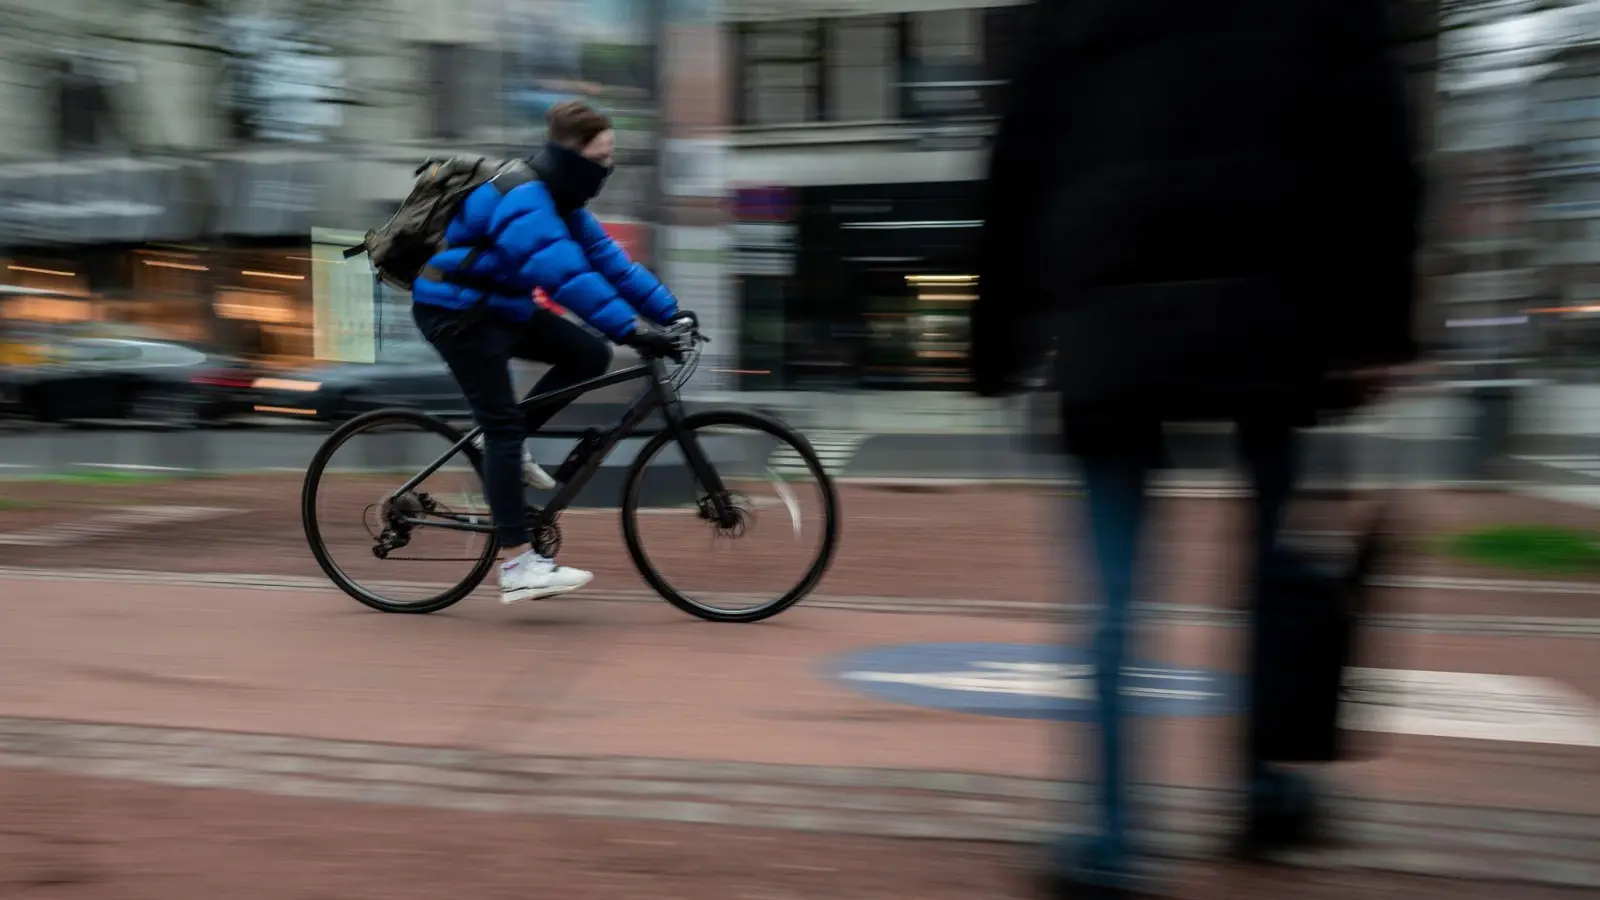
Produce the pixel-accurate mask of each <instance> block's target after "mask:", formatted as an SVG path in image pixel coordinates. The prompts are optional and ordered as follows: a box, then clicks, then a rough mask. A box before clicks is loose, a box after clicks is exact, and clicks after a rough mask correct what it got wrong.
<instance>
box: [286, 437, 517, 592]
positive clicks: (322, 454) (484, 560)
mask: <svg viewBox="0 0 1600 900" xmlns="http://www.w3.org/2000/svg"><path fill="white" fill-rule="evenodd" d="M381 422H399V423H404V424H410V425H418V426H421V427H422V428H424V429H427V430H428V431H432V432H433V433H434V434H437V435H439V436H440V437H443V438H445V439H446V440H447V441H449V442H450V443H452V444H454V443H456V442H457V441H460V440H461V439H462V437H464V436H465V434H464V433H463V432H461V431H460V430H458V429H456V428H455V427H454V426H451V425H449V424H448V423H446V422H444V421H442V420H440V419H436V418H434V417H433V416H430V415H427V414H426V413H421V412H418V411H416V410H413V409H377V410H373V411H372V412H368V413H362V414H361V415H359V416H356V417H355V418H353V419H351V420H349V421H348V422H345V423H344V424H343V425H340V426H339V427H338V428H336V429H334V432H333V433H332V434H330V435H328V439H327V440H325V441H323V442H322V446H321V447H318V448H317V452H316V455H315V456H313V457H311V463H310V464H309V465H307V466H306V478H305V483H304V484H303V485H302V486H301V490H300V524H301V527H302V528H303V529H304V530H305V535H306V543H307V544H308V545H309V546H310V547H311V555H312V557H313V558H315V559H316V561H317V565H318V566H320V567H321V569H322V571H323V574H325V575H327V576H328V579H329V580H330V581H332V582H333V583H334V585H335V586H337V587H338V588H339V590H341V591H344V592H345V593H346V594H348V595H349V596H351V597H353V598H355V599H356V600H357V601H359V602H360V603H361V604H363V605H364V606H368V607H370V608H372V609H375V610H378V611H379V612H386V613H409V614H413V615H426V614H428V613H435V612H438V611H439V610H441V609H445V608H447V607H450V606H454V605H455V604H456V603H458V602H460V601H461V600H462V599H464V598H465V597H466V596H467V595H468V594H471V593H472V592H473V591H474V590H476V589H477V587H478V585H480V584H482V583H483V580H484V579H485V578H487V577H488V576H489V570H490V569H491V568H493V566H494V561H495V558H496V557H497V556H498V555H499V552H500V548H499V546H498V545H497V544H496V542H495V541H494V540H493V539H492V538H491V539H489V540H486V541H484V549H483V553H482V555H481V556H480V557H479V558H478V560H477V562H476V563H474V564H473V567H472V569H471V570H470V571H469V572H468V573H467V576H466V578H464V579H462V580H461V581H460V582H457V583H456V585H455V586H454V587H452V588H449V589H448V590H445V591H442V592H441V593H439V594H436V595H434V596H433V597H430V598H428V599H426V600H424V601H421V602H419V603H395V602H392V601H390V600H387V599H385V598H384V597H381V596H379V595H377V594H375V593H373V592H371V591H369V590H367V589H366V588H364V587H362V586H361V585H360V584H358V583H356V582H355V581H354V580H353V579H351V578H350V577H349V576H348V575H346V574H345V573H344V570H343V569H340V568H339V564H338V563H336V562H334V560H333V556H332V554H330V553H329V552H328V548H327V545H326V544H325V543H324V542H323V539H322V529H321V527H320V526H319V525H318V524H317V489H318V486H319V485H320V484H321V481H322V474H323V472H324V470H325V469H326V468H327V465H328V461H329V459H331V458H332V457H333V454H334V452H335V451H337V450H338V449H339V448H340V447H341V446H343V445H344V443H345V442H346V441H348V440H349V439H350V438H351V437H353V436H355V435H356V434H359V433H360V432H362V431H365V430H367V429H368V428H370V427H371V426H373V425H375V424H378V423H381ZM461 452H462V453H465V454H467V459H468V460H469V461H470V462H471V463H472V468H473V469H474V470H476V471H477V472H480V473H481V472H482V471H483V459H482V456H481V454H480V453H479V452H478V451H477V449H476V448H474V447H472V446H471V445H470V444H469V445H468V446H466V447H463V448H462V450H461ZM401 483H403V482H400V483H397V484H396V485H395V487H399V486H400V484H401Z"/></svg>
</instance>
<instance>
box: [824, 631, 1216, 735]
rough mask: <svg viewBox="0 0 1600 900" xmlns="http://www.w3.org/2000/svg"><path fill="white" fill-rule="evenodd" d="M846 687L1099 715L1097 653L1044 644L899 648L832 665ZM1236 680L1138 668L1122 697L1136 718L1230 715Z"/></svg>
mask: <svg viewBox="0 0 1600 900" xmlns="http://www.w3.org/2000/svg"><path fill="white" fill-rule="evenodd" d="M828 674H829V675H830V676H831V677H832V678H835V679H837V680H838V681H839V682H840V683H842V684H843V685H844V686H845V687H846V688H849V689H850V690H853V691H858V692H860V693H864V694H868V695H871V696H874V697H878V698H879V699H883V700H888V701H890V702H893V703H904V704H907V705H910V706H922V707H930V708H933V709H943V710H949V711H951V712H963V713H971V714H974V715H981V716H1004V717H1008V718H1014V719H1054V720H1057V721H1063V722H1086V721H1089V720H1091V719H1092V718H1093V717H1094V711H1095V707H1096V702H1095V697H1094V691H1095V687H1094V663H1093V654H1091V653H1090V652H1089V651H1088V650H1086V649H1083V648H1077V647H1057V646H1050V645H1042V644H979V643H971V644H969V643H961V644H895V645H889V646H883V647H872V648H869V649H866V650H861V651H857V652H854V653H850V654H847V655H845V656H842V657H839V658H837V659H834V660H832V661H831V662H830V663H829V665H828ZM1239 688H1240V680H1239V678H1238V676H1235V675H1230V674H1228V673H1225V672H1218V671H1214V670H1210V669H1195V668H1187V667H1181V666H1169V665H1164V664H1160V663H1139V664H1137V665H1133V666H1128V667H1126V668H1125V669H1124V670H1123V683H1122V696H1123V699H1124V703H1125V707H1124V708H1125V709H1126V711H1127V712H1128V713H1130V714H1132V715H1138V716H1161V717H1188V716H1225V715H1231V714H1233V713H1235V712H1237V711H1238V698H1239V696H1240V690H1239Z"/></svg>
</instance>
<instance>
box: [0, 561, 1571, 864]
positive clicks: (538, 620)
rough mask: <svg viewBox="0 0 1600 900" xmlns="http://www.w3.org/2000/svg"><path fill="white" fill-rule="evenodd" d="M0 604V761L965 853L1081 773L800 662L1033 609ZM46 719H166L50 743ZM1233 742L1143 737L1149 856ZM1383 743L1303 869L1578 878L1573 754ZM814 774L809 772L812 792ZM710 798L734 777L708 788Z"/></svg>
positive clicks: (1567, 677)
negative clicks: (708, 610)
mask: <svg viewBox="0 0 1600 900" xmlns="http://www.w3.org/2000/svg"><path fill="white" fill-rule="evenodd" d="M0 589H3V590H4V596H5V598H6V601H7V602H6V627H5V628H4V629H3V630H0V716H8V717H11V718H9V719H7V720H6V722H5V725H4V727H3V728H0V736H3V740H0V763H4V765H6V766H13V767H29V768H53V769H56V770H58V771H62V772H65V773H72V774H79V775H82V774H98V775H112V776H120V777H125V778H143V779H145V780H151V781H158V782H164V783H176V784H202V785H218V786H232V787H254V788H257V789H261V790H269V791H270V790H280V791H283V792H287V793H308V792H309V793H313V794H315V795H317V796H324V797H345V798H348V799H369V800H387V801H391V802H399V803H409V804H418V803H421V804H424V805H430V804H431V805H437V806H444V807H462V806H464V807H466V808H469V809H478V810H484V809H487V810H491V811H495V810H497V811H499V812H500V813H501V814H505V813H507V812H518V811H521V812H525V813H526V812H537V813H559V812H569V813H588V814H599V815H622V816H632V817H639V816H644V817H652V816H653V817H658V818H659V817H666V818H688V819H691V820H696V819H697V818H699V819H703V818H704V817H706V816H710V817H711V820H712V821H719V818H718V817H719V816H723V815H727V814H726V813H718V812H715V810H718V809H723V810H725V809H729V808H731V807H735V806H737V807H739V808H741V809H744V810H745V812H744V813H740V815H741V816H744V817H745V818H737V817H736V818H735V819H733V820H732V821H738V822H742V823H745V824H760V825H769V826H771V825H776V826H779V827H788V828H799V829H802V830H816V829H818V828H845V827H849V828H850V829H852V830H859V831H866V832H868V833H879V834H883V833H887V834H906V833H912V834H927V833H930V832H931V833H933V834H938V835H943V836H947V837H959V836H966V837H972V838H991V839H993V838H1009V839H1015V838H1018V837H1025V836H1028V835H1030V834H1037V833H1038V830H1039V828H1040V827H1042V824H1041V823H1043V822H1045V821H1047V820H1048V819H1049V814H1048V811H1047V810H1046V809H1045V807H1043V806H1042V803H1043V800H1042V799H1041V798H1042V796H1043V794H1042V792H1043V791H1044V790H1045V788H1044V787H1043V783H1042V782H1040V781H1039V780H1038V779H1041V778H1045V777H1052V776H1058V775H1062V774H1065V775H1067V776H1068V777H1075V776H1076V775H1077V774H1079V773H1078V771H1077V768H1076V761H1075V757H1074V756H1073V755H1072V754H1070V753H1067V752H1065V751H1061V750H1059V749H1057V748H1059V747H1060V744H1059V738H1058V736H1057V732H1058V730H1060V729H1069V730H1070V729H1072V728H1073V727H1074V726H1060V725H1052V724H1047V723H1041V722H1037V721H1029V720H1018V719H995V718H983V717H974V716H965V715H958V714H954V713H948V712H941V711H935V710H927V709H921V708H915V707H908V706H896V705H891V704H888V703H884V702H880V701H877V700H873V699H870V698H868V697H866V696H863V695H859V694H855V693H850V692H847V691H846V690H844V689H842V688H841V687H840V686H838V685H837V684H835V683H833V682H831V681H829V680H827V679H826V678H824V677H821V675H820V671H819V670H820V668H821V665H822V663H823V662H824V661H825V660H826V659H828V658H829V657H831V656H832V655H834V654H837V653H841V652H846V651H852V650H856V649H859V648H862V647H865V646H872V645H879V644H887V643H906V642H918V641H936V640H989V641H1010V642H1030V643H1038V642H1045V641H1048V640H1051V639H1052V638H1054V637H1056V632H1055V627H1054V626H1050V625H1046V624H1042V623H1038V622H1030V621H1026V620H1018V619H1004V618H992V617H978V618H975V617H971V616H957V615H921V616H905V615H889V614H880V613H865V612H853V611H844V610H838V609H808V608H806V607H803V606H802V607H800V608H798V609H796V610H794V611H792V612H791V613H789V614H787V615H785V616H784V617H782V618H780V619H778V620H775V621H774V622H772V623H769V624H767V625H764V626H756V627H727V626H714V625H707V624H704V623H700V622H697V621H694V620H690V619H688V618H686V617H684V616H683V615H682V614H680V613H678V612H676V611H674V610H672V609H670V608H669V607H666V606H665V605H664V604H654V605H646V604H638V603H620V604H619V603H603V602H602V603H585V602H583V601H582V599H581V598H580V597H574V598H570V599H568V600H564V601H560V602H553V603H548V604H543V605H521V606H514V607H509V608H507V607H501V606H499V605H498V604H495V603H491V602H487V600H486V599H482V598H478V599H474V600H472V601H469V602H467V603H464V604H462V605H461V606H459V607H457V608H456V609H454V610H452V611H451V612H450V613H448V614H442V615H437V616H432V617H425V618H422V617H395V616H383V615H379V614H376V613H371V612H368V611H366V610H364V609H362V608H361V607H359V606H357V605H355V604H354V603H353V602H351V601H349V600H348V599H346V598H344V597H343V596H342V595H339V594H336V593H334V592H331V591H328V590H323V591H312V590H304V589H294V588H287V589H285V588H280V589H272V590H269V589H250V588H248V587H235V588H233V589H219V588H218V587H217V586H216V585H204V586H182V585H177V584H159V583H158V584H152V583H142V584H141V583H137V582H134V581H128V582H102V583H96V582H89V581H83V580H42V579H26V578H20V577H15V576H14V575H13V576H4V575H0ZM1236 636H1237V631H1235V630H1232V629H1217V628H1208V627H1205V626H1203V625H1198V624H1164V625H1162V626H1161V627H1160V628H1159V629H1157V631H1156V633H1155V634H1154V635H1153V637H1152V640H1151V642H1150V643H1151V651H1150V653H1151V656H1153V657H1155V658H1158V659H1160V660H1162V661H1167V662H1171V663H1174V664H1179V665H1207V666H1210V667H1214V668H1229V667H1230V665H1229V660H1230V659H1231V658H1232V657H1233V656H1234V655H1235V651H1234V650H1233V648H1232V646H1231V644H1232V642H1233V640H1234V639H1235V637H1236ZM1389 639H1390V640H1391V641H1393V642H1395V646H1394V647H1392V648H1390V650H1391V652H1401V651H1403V653H1404V658H1405V662H1406V665H1407V667H1414V668H1427V669H1439V670H1461V671H1476V672H1495V673H1503V674H1526V675H1544V676H1549V677H1552V678H1556V679H1559V680H1561V681H1564V682H1566V683H1567V684H1569V685H1571V686H1572V687H1574V688H1576V689H1578V690H1580V691H1583V692H1585V693H1588V694H1589V695H1590V696H1596V695H1600V672H1597V671H1596V670H1595V668H1594V666H1593V665H1592V664H1591V659H1592V640H1590V639H1585V638H1581V637H1579V638H1572V637H1506V636H1491V635H1485V634H1476V635H1473V634H1458V635H1430V634H1418V633H1408V632H1392V633H1390V638H1389ZM44 719H54V720H60V719H70V720H78V721H81V722H100V723H129V724H134V725H140V726H161V727H164V728H168V729H171V728H178V729H187V730H186V731H180V732H172V731H155V732H152V731H127V730H122V731H118V730H99V731H96V730H93V729H91V730H89V731H83V730H81V729H79V730H73V729H65V730H63V729H62V728H60V727H57V726H51V725H49V724H48V723H42V722H41V721H40V720H44ZM1232 727H1233V726H1232V725H1231V724H1230V723H1229V722H1228V721H1226V720H1210V719H1177V720H1155V721H1152V722H1151V723H1150V725H1149V726H1148V728H1147V729H1146V731H1145V734H1146V736H1147V737H1148V738H1150V740H1149V742H1148V746H1149V747H1150V748H1151V751H1150V753H1149V756H1150V757H1151V760H1150V762H1149V763H1148V764H1147V765H1146V766H1145V767H1144V769H1143V771H1142V772H1141V774H1142V775H1143V776H1144V778H1146V779H1148V780H1149V781H1152V782H1154V783H1158V784H1165V785H1169V786H1171V787H1169V788H1167V789H1165V790H1164V791H1158V792H1157V793H1156V795H1154V802H1155V805H1156V806H1157V808H1158V809H1160V810H1162V811H1163V812H1162V818H1161V819H1160V823H1161V828H1162V829H1163V830H1164V833H1167V834H1168V835H1170V839H1169V841H1168V844H1169V846H1168V849H1170V850H1174V851H1179V852H1181V851H1184V850H1185V848H1189V849H1190V850H1193V849H1194V848H1195V846H1196V844H1195V843H1194V842H1195V841H1201V842H1202V844H1204V842H1205V841H1210V840H1214V839H1215V838H1216V836H1217V834H1218V832H1219V829H1220V828H1221V823H1222V821H1223V818H1222V816H1221V815H1220V813H1221V811H1222V810H1223V809H1224V807H1225V805H1226V802H1227V795H1226V794H1225V793H1218V792H1217V791H1218V789H1219V788H1220V787H1223V786H1226V785H1227V783H1228V782H1227V778H1226V775H1227V773H1228V772H1229V771H1230V762H1229V760H1230V759H1231V751H1230V748H1229V743H1228V741H1229V738H1230V736H1231V732H1232ZM219 731H220V732H236V733H245V734H258V735H265V737H259V738H250V737H244V738H226V737H224V736H220V735H218V732H219ZM174 734H177V735H180V737H177V738H174V737H173V735H174ZM272 735H295V736H299V737H303V738H316V739H320V740H322V741H324V742H329V743H322V744H317V745H314V746H311V745H298V744H289V745H284V744H282V743H274V740H276V739H274V738H272V737H271V736H272ZM351 741H367V742H376V745H374V744H366V745H353V744H351V743H350V742H351ZM286 746H287V747H288V748H289V749H285V747H286ZM363 746H364V747H367V748H373V747H375V746H376V747H377V749H365V750H363V749H360V747H363ZM407 746H410V747H420V748H444V749H445V750H451V749H452V748H453V750H454V753H453V754H452V753H451V752H443V751H437V750H428V751H421V750H418V751H407V750H405V749H404V748H405V747H407ZM1382 746H1383V749H1384V755H1383V756H1382V757H1380V758H1378V759H1375V760H1371V761H1367V762H1363V763H1359V764H1353V765H1350V766H1346V767H1343V768H1344V770H1345V772H1344V783H1345V784H1346V786H1347V790H1349V791H1350V792H1352V797H1353V798H1355V799H1353V800H1352V801H1350V803H1349V804H1348V805H1347V806H1346V813H1345V819H1346V821H1347V823H1348V828H1347V833H1348V835H1349V837H1350V839H1351V841H1352V842H1353V846H1354V848H1355V849H1354V850H1351V851H1346V852H1353V853H1355V855H1354V856H1340V855H1338V854H1334V855H1332V856H1328V855H1323V856H1319V857H1317V858H1314V859H1312V860H1310V862H1313V863H1317V864H1320V865H1337V864H1340V863H1343V862H1351V863H1354V864H1357V865H1364V866H1373V867H1380V868H1400V869H1413V870H1421V871H1453V872H1462V871H1466V872H1472V873H1478V874H1488V875H1497V876H1516V877H1521V878H1531V879H1535V880H1542V881H1559V882H1569V883H1580V884H1590V885H1596V886H1600V867H1597V866H1596V865H1595V864H1594V860H1595V859H1600V791H1596V790H1595V789H1594V786H1595V784H1594V778H1595V773H1596V772H1597V771H1600V750H1596V749H1593V748H1590V749H1582V748H1570V747H1557V746H1548V745H1531V744H1508V743H1492V742H1483V741H1460V740H1446V739H1437V738H1432V739H1428V738H1409V737H1393V738H1385V739H1384V741H1383V745H1382ZM384 747H391V748H392V747H398V748H399V749H383V748H384ZM1179 748H1181V750H1180V749H1179ZM363 754H365V755H363ZM408 754H410V756H409V757H408ZM352 757H353V761H352ZM1058 757H1060V758H1058ZM588 760H600V761H601V762H598V763H593V762H585V761H588ZM751 764H765V766H766V767H765V768H759V767H758V768H754V769H752V768H750V766H751ZM608 765H609V766H612V767H613V768H611V769H606V768H605V766H608ZM574 767H575V768H576V771H575V772H574V771H573V769H574ZM586 767H589V768H586ZM774 767H776V768H774ZM508 770H509V773H510V774H509V781H508V780H507V777H508V774H507V772H508ZM1063 770H1065V771H1063ZM621 772H633V773H634V775H632V776H628V777H623V776H621V775H619V773H621ZM430 773H432V774H430ZM740 773H744V774H742V775H741V774H740ZM752 773H754V774H752ZM841 773H842V774H841ZM894 773H909V774H894ZM946 773H956V774H946ZM640 775H642V777H636V776H640ZM530 776H531V777H530ZM979 776H982V777H979ZM286 778H287V779H288V780H287V781H285V780H284V779H286ZM308 779H309V781H310V783H311V786H310V787H306V786H305V784H304V782H305V781H306V780H308ZM819 779H821V780H823V781H827V780H828V779H833V780H834V782H835V784H834V786H833V788H831V789H829V790H819V789H818V784H817V782H818V780H819ZM897 779H898V780H897ZM1019 779H1020V780H1019ZM885 780H888V781H889V783H888V784H885V783H882V782H884V781H885ZM738 783H743V784H744V785H745V787H746V788H748V790H739V789H734V790H730V789H729V788H728V785H729V784H738ZM863 783H865V784H867V785H870V786H872V787H874V788H876V792H871V791H868V792H863V791H862V790H861V789H860V787H859V786H860V785H862V784H863ZM341 785H342V787H341ZM663 785H666V786H665V787H664V786H663ZM849 785H855V786H857V787H855V788H852V789H850V790H845V789H843V787H842V786H849ZM630 786H632V787H630ZM419 792H420V793H419ZM430 792H432V793H430ZM440 792H443V793H444V794H447V795H450V796H447V797H443V798H441V796H440ZM619 794H620V796H619ZM797 795H798V796H799V797H801V798H802V799H801V800H797V799H795V798H796V796H797ZM1362 797H1366V798H1375V797H1381V798H1383V800H1384V801H1385V802H1384V803H1379V804H1374V803H1372V802H1370V801H1365V800H1360V799H1359V798H1362ZM1439 804H1445V806H1446V807H1449V808H1441V807H1439ZM1461 807H1467V808H1466V809H1460V808H1461ZM1451 808H1456V811H1454V812H1452V810H1451ZM663 809H665V810H666V811H667V814H664V813H663V812H662V811H663ZM763 810H764V811H763ZM775 810H776V812H775ZM1497 810H1498V811H1497ZM1507 810H1515V811H1516V812H1515V813H1512V812H1507ZM1441 817H1442V818H1441ZM869 820H870V821H869ZM864 822H865V823H866V824H863V823H864ZM852 823H853V824H852ZM906 829H910V831H909V832H908V831H907V830H906ZM919 829H920V830H919ZM1206 846H1209V845H1206ZM867 896H870V894H868V895H867Z"/></svg>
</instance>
